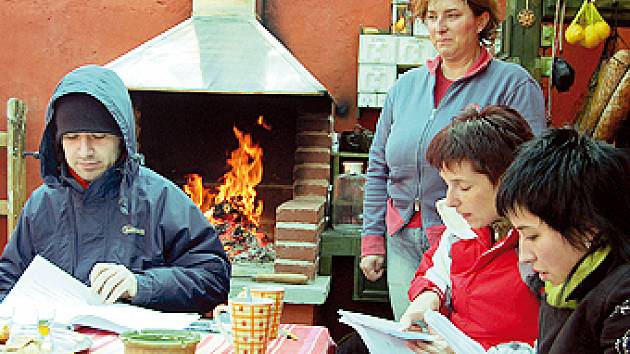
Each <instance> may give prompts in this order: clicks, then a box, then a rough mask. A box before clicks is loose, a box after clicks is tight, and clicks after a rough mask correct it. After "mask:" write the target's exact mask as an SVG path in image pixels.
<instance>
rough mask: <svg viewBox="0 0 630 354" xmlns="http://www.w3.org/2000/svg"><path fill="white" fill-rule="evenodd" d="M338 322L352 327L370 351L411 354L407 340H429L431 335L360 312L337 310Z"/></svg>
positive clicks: (431, 337) (431, 338)
mask: <svg viewBox="0 0 630 354" xmlns="http://www.w3.org/2000/svg"><path fill="white" fill-rule="evenodd" d="M337 313H338V314H339V315H341V318H340V319H339V322H341V323H345V324H347V325H348V326H350V327H352V328H354V329H355V330H356V331H357V333H359V335H360V336H361V339H363V342H364V343H365V345H366V346H367V347H368V349H369V350H370V353H400V354H413V352H412V351H411V349H409V348H407V345H406V344H405V342H406V341H408V340H422V341H427V342H430V341H432V340H433V335H431V334H428V333H423V332H413V331H405V330H403V328H402V327H401V326H400V323H398V322H394V321H390V320H386V319H383V318H378V317H374V316H370V315H365V314H362V313H356V312H350V311H345V310H339V311H337Z"/></svg>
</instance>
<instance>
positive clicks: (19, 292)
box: [0, 255, 201, 333]
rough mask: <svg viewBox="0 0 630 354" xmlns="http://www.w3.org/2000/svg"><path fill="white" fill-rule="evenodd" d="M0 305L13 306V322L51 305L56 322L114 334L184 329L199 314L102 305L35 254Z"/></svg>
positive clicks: (31, 318) (28, 320) (30, 319)
mask: <svg viewBox="0 0 630 354" xmlns="http://www.w3.org/2000/svg"><path fill="white" fill-rule="evenodd" d="M0 306H2V307H13V308H14V309H16V310H15V314H14V321H15V322H17V323H25V324H28V323H34V322H33V321H34V320H35V318H36V313H37V308H42V307H46V308H51V307H52V308H54V309H55V322H57V323H63V324H79V325H84V326H90V327H94V328H99V329H105V330H109V331H113V332H117V333H121V332H124V331H128V330H141V329H145V328H164V329H184V328H185V327H187V326H188V325H190V323H192V322H193V321H195V320H197V319H199V317H201V316H200V315H199V314H187V313H164V312H159V311H155V310H149V309H145V308H142V307H138V306H133V305H128V304H120V303H117V304H112V305H106V304H102V303H101V301H100V298H99V296H98V295H97V294H96V293H94V292H93V291H92V290H90V288H89V287H87V286H86V285H85V284H83V283H81V282H80V281H78V280H77V279H75V278H73V277H72V276H71V275H69V274H68V273H66V272H64V271H63V270H62V269H60V268H59V267H57V266H56V265H54V264H52V263H51V262H50V261H48V260H47V259H45V258H44V257H41V256H40V255H37V256H35V258H34V259H33V261H32V262H31V264H30V265H29V266H28V267H27V268H26V270H25V271H24V273H23V274H22V276H21V277H20V279H18V281H17V282H16V283H15V286H14V287H13V289H11V291H10V292H9V294H8V295H7V296H6V297H5V299H4V301H3V302H2V304H0Z"/></svg>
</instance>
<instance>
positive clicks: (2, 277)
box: [0, 199, 35, 301]
mask: <svg viewBox="0 0 630 354" xmlns="http://www.w3.org/2000/svg"><path fill="white" fill-rule="evenodd" d="M30 205H31V203H30V199H29V201H27V203H26V205H25V206H24V208H23V209H22V210H23V211H22V213H21V214H20V218H19V219H18V223H17V225H16V227H15V229H14V230H13V232H12V233H11V238H10V239H9V241H8V243H7V245H6V247H5V248H4V252H3V253H2V257H0V301H2V300H4V298H5V297H6V296H7V295H8V294H9V292H10V291H11V289H12V288H13V286H14V285H15V283H16V282H17V281H18V279H19V278H20V276H21V275H22V273H24V271H25V270H26V268H27V267H28V265H29V264H30V263H31V261H32V260H33V257H35V251H34V246H33V243H32V240H31V235H30V232H29V225H30V223H29V222H28V220H27V219H28V217H27V215H28V214H29V213H28V211H27V210H28V209H29V206H30Z"/></svg>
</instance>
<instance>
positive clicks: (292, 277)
mask: <svg viewBox="0 0 630 354" xmlns="http://www.w3.org/2000/svg"><path fill="white" fill-rule="evenodd" d="M253 280H254V281H257V282H276V283H285V284H306V282H308V277H307V276H306V275H304V274H295V273H259V274H256V275H254V277H253Z"/></svg>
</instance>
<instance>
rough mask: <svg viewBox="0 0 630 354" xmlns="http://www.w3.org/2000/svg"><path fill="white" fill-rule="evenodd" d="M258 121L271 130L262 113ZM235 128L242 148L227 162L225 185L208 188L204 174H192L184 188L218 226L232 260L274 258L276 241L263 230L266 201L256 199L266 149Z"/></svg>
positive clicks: (264, 260)
mask: <svg viewBox="0 0 630 354" xmlns="http://www.w3.org/2000/svg"><path fill="white" fill-rule="evenodd" d="M258 124H259V125H261V126H262V127H264V128H265V129H268V130H269V129H271V128H270V127H269V126H267V125H266V124H265V122H264V121H263V118H262V116H260V117H259V118H258ZM233 131H234V135H235V136H236V138H237V139H238V142H239V147H238V148H237V149H236V150H234V151H232V152H231V154H230V157H229V158H228V159H227V161H226V162H227V172H226V173H225V174H224V175H223V177H221V180H220V182H222V183H221V185H219V186H218V187H217V188H216V189H215V190H214V191H212V190H210V189H208V188H205V187H204V185H203V179H202V177H201V176H199V175H198V174H189V175H186V184H185V185H184V186H183V190H184V192H185V193H186V194H187V195H188V196H189V197H190V198H191V199H192V200H193V202H194V203H195V204H196V205H197V206H198V207H199V208H200V209H201V211H202V212H203V213H204V215H205V216H206V218H207V219H208V220H209V221H210V223H212V224H213V225H214V226H215V228H216V229H217V232H219V237H220V239H221V241H222V242H223V246H224V248H225V250H226V252H227V253H228V257H229V258H230V259H231V260H232V261H259V262H269V261H273V259H274V258H275V252H274V249H273V240H271V238H270V237H269V236H268V235H267V234H265V233H264V232H262V231H259V226H260V220H261V216H262V212H263V201H262V200H256V186H257V185H258V184H259V183H260V182H261V180H262V176H263V163H262V157H263V150H262V148H261V147H260V146H258V145H257V144H256V143H254V142H253V141H252V137H251V135H249V134H246V133H243V132H241V131H240V130H239V129H238V128H236V127H234V128H233Z"/></svg>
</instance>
